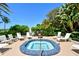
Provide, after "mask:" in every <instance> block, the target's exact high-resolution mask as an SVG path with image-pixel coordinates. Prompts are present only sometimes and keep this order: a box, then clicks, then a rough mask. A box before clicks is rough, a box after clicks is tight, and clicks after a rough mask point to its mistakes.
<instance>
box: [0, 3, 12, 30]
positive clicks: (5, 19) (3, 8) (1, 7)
mask: <svg viewBox="0 0 79 59" xmlns="http://www.w3.org/2000/svg"><path fill="white" fill-rule="evenodd" d="M2 12H4V13H6V14H8V15H9V13H11V11H10V10H9V6H8V5H7V4H6V3H0V17H1V19H2V22H3V23H4V30H5V29H6V24H7V23H9V18H8V17H6V16H4V15H2Z"/></svg>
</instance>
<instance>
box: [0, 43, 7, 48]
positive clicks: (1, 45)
mask: <svg viewBox="0 0 79 59" xmlns="http://www.w3.org/2000/svg"><path fill="white" fill-rule="evenodd" d="M7 45H8V44H6V43H4V44H0V48H4V47H5V46H7Z"/></svg>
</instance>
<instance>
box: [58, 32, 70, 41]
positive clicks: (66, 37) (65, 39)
mask: <svg viewBox="0 0 79 59" xmlns="http://www.w3.org/2000/svg"><path fill="white" fill-rule="evenodd" d="M70 35H71V33H66V35H65V37H60V38H57V40H58V41H60V40H64V41H67V40H68V39H69V37H70Z"/></svg>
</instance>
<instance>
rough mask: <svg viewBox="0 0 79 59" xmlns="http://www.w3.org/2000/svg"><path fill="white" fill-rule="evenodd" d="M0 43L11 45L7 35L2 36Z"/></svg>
mask: <svg viewBox="0 0 79 59" xmlns="http://www.w3.org/2000/svg"><path fill="white" fill-rule="evenodd" d="M0 43H11V40H7V38H6V36H5V35H1V36H0Z"/></svg>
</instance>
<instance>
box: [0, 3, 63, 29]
mask: <svg viewBox="0 0 79 59" xmlns="http://www.w3.org/2000/svg"><path fill="white" fill-rule="evenodd" d="M61 5H62V4H60V3H9V4H8V6H9V8H10V10H11V12H12V13H10V15H6V16H8V17H9V19H10V23H8V24H7V25H6V26H7V28H10V27H11V26H13V25H15V24H20V25H27V26H29V27H32V26H35V25H36V24H40V23H42V21H43V20H44V19H45V18H46V15H47V14H48V13H49V12H50V11H52V10H53V9H55V8H57V7H60V6H61ZM0 28H3V23H2V24H0Z"/></svg>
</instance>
